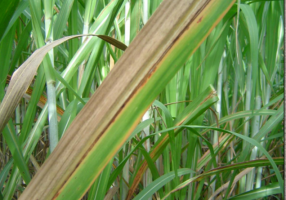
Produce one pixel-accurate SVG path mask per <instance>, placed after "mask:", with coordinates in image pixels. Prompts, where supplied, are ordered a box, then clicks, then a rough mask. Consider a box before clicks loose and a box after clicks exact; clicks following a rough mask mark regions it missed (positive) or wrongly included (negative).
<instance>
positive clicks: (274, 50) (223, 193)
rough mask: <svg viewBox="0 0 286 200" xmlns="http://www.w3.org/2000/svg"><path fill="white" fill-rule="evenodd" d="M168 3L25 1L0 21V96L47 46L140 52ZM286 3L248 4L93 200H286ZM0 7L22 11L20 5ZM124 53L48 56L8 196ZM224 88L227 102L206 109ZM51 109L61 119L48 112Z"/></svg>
mask: <svg viewBox="0 0 286 200" xmlns="http://www.w3.org/2000/svg"><path fill="white" fill-rule="evenodd" d="M14 2H15V3H18V2H17V1H14ZM160 2H161V1H160V0H134V1H133V0H131V1H128V0H121V1H119V0H118V1H114V0H113V1H110V0H79V1H74V0H66V1H63V0H52V1H39V0H22V1H20V2H19V3H18V6H17V7H16V9H14V10H13V12H12V13H13V14H12V15H11V16H12V17H11V18H10V19H9V23H7V22H4V21H5V20H6V19H5V17H4V15H5V16H6V14H5V12H0V13H1V14H0V15H2V16H1V17H0V19H1V20H2V19H3V20H2V21H3V26H5V27H6V29H5V30H3V31H2V30H1V31H0V36H2V35H3V36H2V38H0V61H1V69H0V99H1V100H2V99H3V97H4V95H5V88H6V87H7V85H8V83H9V77H10V76H11V75H12V74H13V72H14V71H15V70H16V69H17V68H18V67H19V66H21V64H22V63H23V62H24V61H25V60H27V58H28V57H29V56H30V55H31V54H32V53H33V52H34V51H35V50H36V49H38V48H40V47H42V46H44V45H46V44H49V43H50V42H51V41H53V40H56V39H59V38H62V37H64V36H68V35H76V34H87V33H93V34H101V35H108V36H110V37H114V38H116V39H117V40H119V41H121V42H122V43H124V44H126V45H127V46H128V45H129V44H130V43H131V42H132V40H133V39H134V38H135V37H136V35H137V34H138V32H139V31H140V29H142V27H143V26H144V24H146V23H147V21H148V19H149V18H150V17H151V15H152V14H153V13H154V12H155V10H156V8H157V7H158V6H159V5H160ZM2 4H3V3H2ZM2 4H1V3H0V5H2ZM283 5H284V1H259V0H253V1H243V0H241V1H239V0H238V2H237V3H236V4H235V5H234V6H233V7H232V8H231V9H230V11H229V12H228V13H227V14H226V16H225V17H224V18H223V19H222V20H221V22H220V23H219V24H218V25H217V26H216V28H215V29H214V30H213V31H212V32H211V34H210V35H209V36H208V37H207V38H206V40H205V41H204V42H203V43H202V44H201V46H200V47H199V49H198V50H197V51H196V52H195V53H194V54H193V55H192V56H191V57H190V58H189V60H188V61H187V62H186V63H185V64H184V65H183V66H181V68H180V70H179V72H178V73H177V74H176V75H174V78H173V79H172V80H171V81H170V82H169V84H168V85H166V87H165V89H164V90H163V91H162V92H161V94H160V95H159V96H158V98H157V100H155V102H154V103H153V104H152V106H151V107H150V109H149V110H148V111H147V112H146V114H145V115H144V117H143V119H142V122H141V123H140V124H138V126H137V128H136V129H135V130H134V131H133V133H132V137H130V138H129V140H128V142H126V144H125V145H124V146H123V147H122V149H121V150H120V151H119V152H118V153H117V155H116V156H115V158H114V160H112V161H111V162H110V163H109V165H107V166H106V168H105V169H104V171H103V172H102V174H101V175H100V177H98V178H97V180H96V181H95V182H94V184H93V185H92V186H91V188H90V190H89V192H88V193H87V194H86V195H85V197H84V199H104V197H106V198H107V199H111V198H113V199H125V198H126V197H127V196H128V197H132V198H135V199H147V198H150V199H151V198H152V197H153V199H157V198H158V199H159V197H160V198H161V199H162V198H166V199H170V200H171V199H209V198H214V197H217V196H220V197H233V198H232V199H240V198H244V199H245V198H247V199H248V198H249V199H257V198H264V199H267V197H268V196H270V195H273V196H274V197H276V198H278V199H279V198H282V196H284V194H283V191H282V190H284V186H283V180H282V174H283V166H284V162H283V160H282V157H284V145H283V144H284V138H283V135H284V133H283V132H284V131H283V129H284V125H283V116H284V115H283V110H284V108H283V101H284V86H283V85H284V32H283V30H284V27H283V25H284V21H283V20H284V19H283ZM12 6H13V5H12ZM0 9H1V10H2V11H4V10H7V12H9V13H11V5H10V4H7V5H6V7H5V5H4V6H1V7H0ZM116 13H119V15H116ZM2 21H0V22H1V23H2ZM6 21H7V20H6ZM6 24H8V25H7V26H6ZM3 26H2V24H1V27H3ZM2 32H3V33H2ZM186 51H188V49H187V48H186ZM122 54H123V51H122V50H120V49H118V48H114V47H113V46H111V45H110V44H109V43H107V42H104V41H103V40H101V39H99V38H95V37H86V36H84V37H82V38H79V39H73V40H69V41H68V42H65V43H63V44H61V45H59V46H58V47H56V48H54V49H53V50H51V51H50V52H49V53H48V55H47V56H46V58H45V59H44V60H43V62H42V64H41V66H40V67H39V69H38V72H37V76H36V77H35V79H34V81H33V82H32V84H31V87H30V88H29V90H28V91H27V92H26V95H25V96H24V98H23V99H22V100H21V102H20V103H19V105H18V107H17V108H16V110H15V114H14V116H13V117H12V118H11V119H10V121H9V122H8V123H7V125H6V127H5V128H4V129H3V131H2V132H1V138H0V142H1V143H0V169H1V172H0V192H1V193H0V199H17V198H18V197H19V196H20V194H21V192H22V191H23V190H25V187H26V185H27V184H28V183H29V182H30V180H31V178H32V177H33V175H34V174H35V173H36V172H37V170H38V169H39V167H40V166H41V165H42V164H43V162H44V161H45V160H46V158H47V157H48V156H49V154H50V152H51V151H52V150H53V149H54V148H55V146H56V145H57V142H58V140H60V138H61V137H62V135H63V134H64V132H65V130H66V129H67V127H68V126H69V125H70V124H71V122H72V121H73V119H74V118H75V116H76V115H77V113H78V112H79V111H80V110H81V108H82V107H83V106H84V103H85V102H87V101H88V100H89V98H90V96H91V95H92V94H93V93H94V91H96V89H97V88H98V87H99V86H100V85H101V83H102V82H103V81H104V79H105V77H106V76H107V75H108V73H109V72H110V70H112V68H113V66H114V63H116V62H117V60H118V59H119V58H120V57H121V55H122ZM51 68H54V70H51ZM55 73H58V74H57V75H55ZM59 75H60V76H61V77H62V79H63V80H62V79H60V78H59V77H58V76H59ZM67 84H69V87H68V86H67ZM210 85H212V86H210ZM214 90H215V91H216V95H217V97H213V98H212V99H210V100H209V101H207V102H204V101H205V99H207V97H208V95H210V94H212V93H213V92H214ZM74 93H77V94H78V95H77V97H76V96H75V95H74ZM47 99H48V100H47ZM79 99H80V100H79ZM47 105H49V106H50V107H49V110H48V113H49V118H47V115H43V113H44V111H43V110H44V109H46V108H45V106H46V107H47ZM203 106H206V107H203ZM51 116H53V117H51ZM167 133H168V135H169V136H170V137H169V139H168V140H167V141H166V142H162V141H163V138H164V137H165V136H166V135H167ZM260 159H263V160H262V161H261V160H260ZM144 166H145V167H144ZM147 166H148V169H147ZM146 169H147V170H146ZM183 175H184V176H183ZM141 177H142V179H141ZM138 178H139V179H138ZM137 179H138V180H137ZM128 193H129V194H128ZM247 195H248V196H247Z"/></svg>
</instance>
